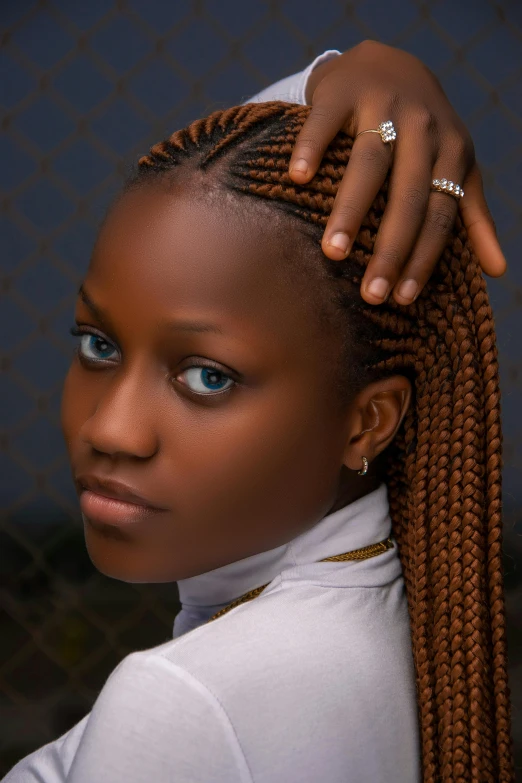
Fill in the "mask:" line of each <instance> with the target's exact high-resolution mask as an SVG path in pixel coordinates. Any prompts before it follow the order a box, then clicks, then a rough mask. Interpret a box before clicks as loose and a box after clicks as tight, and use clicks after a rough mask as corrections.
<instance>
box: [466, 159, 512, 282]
mask: <svg viewBox="0 0 522 783" xmlns="http://www.w3.org/2000/svg"><path fill="white" fill-rule="evenodd" d="M463 188H464V198H463V199H461V203H460V213H461V215H462V221H463V223H464V225H465V226H466V230H467V232H468V236H469V239H470V242H471V245H472V247H473V252H474V253H475V255H476V256H477V258H478V261H479V263H480V266H481V268H482V269H483V270H484V272H485V273H486V274H487V275H490V277H500V276H501V275H503V274H504V273H505V271H506V269H507V261H506V258H505V256H504V254H503V252H502V250H501V248H500V244H499V241H498V239H497V232H496V229H495V223H494V221H493V217H492V215H491V212H490V211H489V208H488V205H487V202H486V198H485V196H484V187H483V184H482V176H481V174H480V169H479V167H478V165H477V164H476V163H475V165H474V166H473V168H472V169H471V171H470V172H469V174H468V176H467V177H466V179H465V182H464V184H463Z"/></svg>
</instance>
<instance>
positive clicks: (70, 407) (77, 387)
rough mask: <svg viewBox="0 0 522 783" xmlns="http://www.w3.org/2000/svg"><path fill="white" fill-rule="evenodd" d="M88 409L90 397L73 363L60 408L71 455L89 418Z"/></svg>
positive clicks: (64, 387) (64, 385)
mask: <svg viewBox="0 0 522 783" xmlns="http://www.w3.org/2000/svg"><path fill="white" fill-rule="evenodd" d="M88 408H89V395H88V394H87V390H86V386H85V384H82V382H81V379H80V373H79V368H78V367H77V366H76V365H75V364H74V363H73V364H72V365H71V367H70V369H69V372H68V373H67V375H66V377H65V381H64V384H63V389H62V400H61V406H60V423H61V427H62V432H63V436H64V438H65V443H66V445H67V448H68V450H69V453H70V452H71V450H72V447H73V445H74V440H75V438H76V437H77V435H78V432H79V430H80V429H81V426H82V424H83V422H84V421H85V420H86V418H87V416H88Z"/></svg>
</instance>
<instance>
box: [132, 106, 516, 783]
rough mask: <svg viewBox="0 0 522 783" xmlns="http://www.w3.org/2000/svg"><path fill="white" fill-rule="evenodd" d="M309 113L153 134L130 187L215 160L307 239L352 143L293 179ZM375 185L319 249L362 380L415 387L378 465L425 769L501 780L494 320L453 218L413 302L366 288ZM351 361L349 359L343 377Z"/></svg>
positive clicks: (505, 782)
mask: <svg viewBox="0 0 522 783" xmlns="http://www.w3.org/2000/svg"><path fill="white" fill-rule="evenodd" d="M308 113H309V107H303V106H295V105H292V104H287V103H282V102H279V101H274V102H269V103H264V104H247V105H246V106H241V107H233V108H231V109H227V110H225V111H218V112H214V113H213V114H211V115H210V116H209V117H207V118H204V119H201V120H197V121H196V122H194V123H192V125H190V126H188V128H185V129H184V130H181V131H177V132H176V133H174V134H173V135H172V136H171V137H170V139H168V140H167V141H164V142H162V143H160V144H157V145H155V146H154V147H153V148H152V149H151V152H150V155H148V156H145V157H143V158H141V160H140V167H139V171H138V173H137V175H136V177H135V179H134V180H133V181H132V182H131V183H130V184H131V185H133V184H139V183H141V182H142V181H143V180H144V179H145V178H148V177H149V176H151V175H154V176H157V175H165V174H168V172H171V173H173V170H174V169H175V168H176V167H177V166H180V165H182V164H183V163H184V162H185V161H186V160H187V159H189V158H190V159H191V160H192V162H193V163H194V164H196V165H197V167H198V168H199V169H200V170H203V171H205V170H210V169H211V168H212V166H217V167H218V169H219V173H218V175H217V176H218V178H219V180H220V182H221V184H222V185H223V186H224V187H226V188H229V189H231V190H233V191H235V192H237V193H241V194H245V195H247V196H250V197H253V198H257V199H263V200H265V201H266V202H267V203H270V204H272V205H273V206H274V208H277V209H279V210H282V211H284V212H286V213H288V214H290V215H293V216H294V217H295V218H296V219H298V221H299V223H300V225H303V223H302V221H305V222H306V223H307V224H308V225H309V226H313V227H314V229H313V230H312V233H313V234H314V236H316V237H317V240H318V242H319V239H320V236H321V230H322V228H324V226H325V225H326V223H327V221H328V217H329V215H330V213H331V210H332V206H333V202H334V199H335V195H336V192H337V189H338V187H339V183H340V181H341V179H342V176H343V173H344V170H345V167H346V164H347V162H348V160H349V157H350V152H351V148H352V143H353V142H352V139H351V138H349V137H348V136H347V135H345V134H343V133H340V134H338V135H337V137H336V138H335V140H334V141H333V142H332V144H331V145H330V146H329V148H328V149H327V151H326V154H325V156H324V159H323V161H322V163H321V166H320V168H319V171H318V172H317V174H316V175H315V177H314V178H313V179H312V181H311V182H310V183H308V184H307V185H304V186H299V185H296V184H295V183H294V182H293V181H292V180H291V179H290V176H289V174H288V163H289V159H290V155H291V153H292V150H293V147H294V144H295V140H296V137H297V134H298V133H299V131H300V129H301V128H302V126H303V123H304V121H305V119H306V117H307V116H308ZM387 184H388V183H387V182H386V183H385V184H384V185H383V187H382V188H381V190H380V192H379V194H378V195H377V197H376V199H375V201H374V204H373V206H372V208H371V210H370V211H369V213H368V215H366V217H365V218H364V221H363V224H362V226H361V229H360V231H359V234H358V236H357V237H356V239H355V242H354V244H353V248H352V251H351V253H350V257H349V259H347V260H346V261H345V262H342V263H338V262H337V263H335V262H329V264H328V261H329V260H328V259H325V257H324V256H323V257H322V258H323V261H324V262H325V264H327V265H328V268H329V271H330V273H331V278H332V281H331V282H332V284H333V285H335V284H336V283H337V281H341V280H343V281H348V282H349V283H351V284H352V286H351V289H352V290H351V292H350V290H348V291H344V288H343V291H344V293H343V294H342V295H340V296H338V299H337V301H338V303H339V307H340V308H341V307H344V308H345V310H344V312H345V314H347V316H348V319H349V323H350V329H351V334H352V335H355V339H353V340H350V341H348V342H349V343H350V346H351V350H355V349H354V348H353V345H358V346H362V349H361V350H363V351H365V353H364V354H363V363H364V369H365V372H366V375H365V376H363V377H365V378H366V379H367V380H368V379H373V378H376V377H382V376H383V375H384V374H390V375H391V374H401V373H402V374H405V375H408V377H410V378H411V379H412V384H413V387H414V397H413V404H412V406H410V408H409V410H408V411H407V413H406V415H405V417H404V421H403V423H402V425H401V428H400V429H399V431H398V433H397V436H396V438H395V440H394V442H393V443H392V444H391V446H390V447H389V448H388V449H387V453H386V457H385V458H386V463H385V473H386V482H387V485H388V496H389V500H390V515H391V519H392V529H393V534H394V537H395V539H396V541H397V545H398V550H399V556H400V559H401V564H402V570H403V575H404V584H405V589H406V595H407V600H408V611H409V616H410V624H411V630H412V647H413V657H414V662H415V672H416V687H417V699H418V709H419V723H420V734H421V742H422V767H423V781H424V783H468V782H472V783H513V781H514V770H513V766H514V765H513V756H512V739H511V707H510V691H509V687H508V676H507V640H506V626H505V599H504V590H503V571H502V520H501V446H502V436H501V430H500V391H499V378H498V363H497V349H496V343H495V332H494V326H493V317H492V313H491V308H490V305H489V302H488V297H487V293H486V285H485V281H484V278H483V277H482V274H481V272H480V270H479V268H478V266H477V263H476V259H475V258H474V256H473V254H472V253H471V251H470V246H469V243H468V239H467V235H466V232H465V230H464V228H463V225H462V223H461V221H460V219H457V223H456V226H455V229H454V232H453V236H452V238H451V240H450V241H449V242H448V245H447V247H446V249H445V251H444V253H443V256H442V258H441V259H440V261H439V264H438V266H437V268H436V270H435V271H434V273H433V275H432V278H431V280H430V282H429V283H428V285H427V286H425V288H424V289H423V291H422V292H421V294H420V296H419V297H418V299H417V300H416V301H415V302H413V303H412V304H411V305H409V306H407V307H404V306H400V305H398V304H397V303H396V302H395V301H394V300H393V299H390V300H389V301H388V302H386V303H385V304H383V305H380V306H379V307H375V306H370V305H368V304H366V303H365V302H364V301H363V300H362V298H361V296H360V293H359V291H358V287H359V286H360V282H361V279H362V277H363V274H364V271H365V268H366V266H367V264H368V261H369V259H370V257H371V254H372V251H373V246H374V242H375V236H376V232H377V230H378V228H379V224H380V221H381V217H382V214H383V211H384V209H385V206H386V197H387ZM354 312H355V313H357V317H355V318H354V317H353V313H354ZM368 334H370V335H371V340H368V339H367V338H368ZM354 364H357V362H354V361H352V362H350V363H349V362H348V361H347V362H346V366H347V371H346V378H347V383H350V372H352V368H353V366H354ZM352 382H353V378H352Z"/></svg>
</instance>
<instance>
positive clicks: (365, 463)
mask: <svg viewBox="0 0 522 783" xmlns="http://www.w3.org/2000/svg"><path fill="white" fill-rule="evenodd" d="M362 461H363V466H364V467H363V469H362V470H358V471H357V475H358V476H366V474H367V473H368V460H367V459H366V457H363V458H362Z"/></svg>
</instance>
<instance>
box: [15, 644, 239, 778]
mask: <svg viewBox="0 0 522 783" xmlns="http://www.w3.org/2000/svg"><path fill="white" fill-rule="evenodd" d="M20 780H22V779H20ZM94 781H95V782H96V783H144V781H154V783H178V782H179V783H201V781H215V782H216V783H221V782H222V781H223V782H224V781H226V783H252V778H251V776H250V773H249V770H248V766H247V764H246V761H245V758H244V756H243V753H242V750H241V747H240V745H239V742H238V740H237V737H236V734H235V731H234V729H233V727H232V724H231V723H230V720H229V718H228V715H227V714H226V712H225V711H224V709H223V707H222V706H221V704H220V702H219V701H218V700H217V698H216V697H215V696H214V695H213V694H212V693H211V692H210V691H209V690H208V689H207V688H206V687H205V686H204V685H203V684H202V683H201V682H199V680H197V679H196V678H194V677H193V676H192V675H191V674H189V673H188V672H187V671H185V670H184V669H183V668H182V667H180V666H177V665H176V664H174V663H172V662H170V661H169V660H167V659H166V658H164V657H163V656H161V655H158V654H149V653H148V652H138V653H131V654H130V655H128V656H127V657H126V658H125V659H124V660H123V661H122V662H121V663H120V665H119V666H118V667H117V668H116V669H115V670H114V672H113V673H112V674H111V676H110V677H109V679H108V680H107V682H106V684H105V686H104V688H103V689H102V691H101V693H100V695H99V696H98V699H97V701H96V703H95V705H94V707H93V709H92V712H91V713H90V716H89V720H88V722H87V725H86V727H85V731H84V733H83V737H82V739H81V742H80V744H79V746H78V749H77V752H76V754H75V756H74V759H73V762H72V765H71V768H70V771H69V775H68V777H67V783H94Z"/></svg>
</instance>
